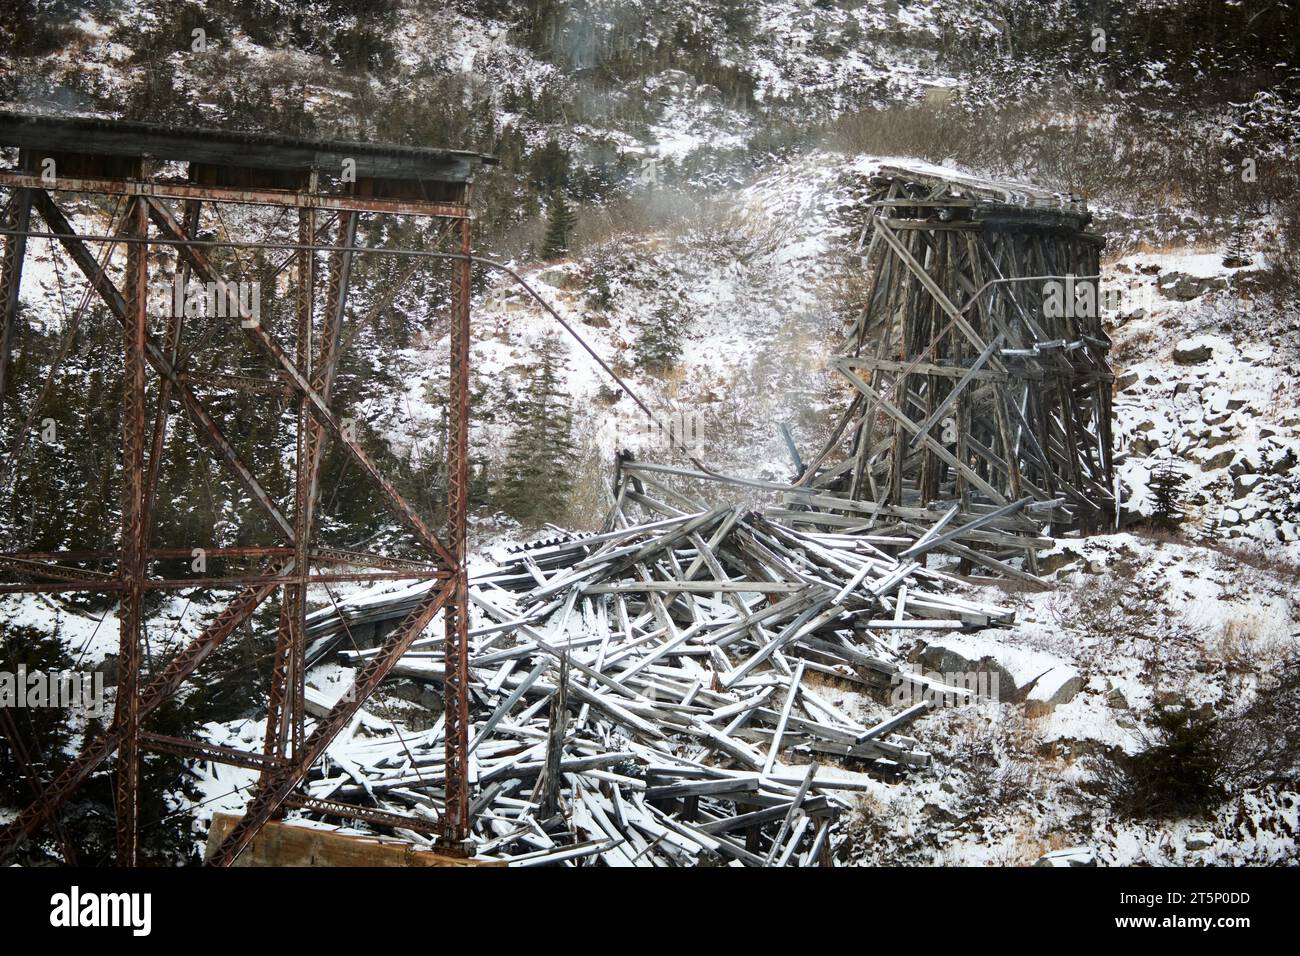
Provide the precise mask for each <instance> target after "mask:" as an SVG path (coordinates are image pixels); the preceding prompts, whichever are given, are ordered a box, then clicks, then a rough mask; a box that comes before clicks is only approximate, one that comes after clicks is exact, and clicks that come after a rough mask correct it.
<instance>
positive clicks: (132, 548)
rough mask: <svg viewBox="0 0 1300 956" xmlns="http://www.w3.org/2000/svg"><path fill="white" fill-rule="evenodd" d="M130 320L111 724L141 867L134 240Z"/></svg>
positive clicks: (123, 859)
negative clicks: (115, 653)
mask: <svg viewBox="0 0 1300 956" xmlns="http://www.w3.org/2000/svg"><path fill="white" fill-rule="evenodd" d="M128 219H129V222H130V224H131V229H130V232H131V234H132V235H133V236H134V237H135V238H146V237H147V236H148V234H149V215H148V210H147V208H146V206H145V202H144V200H143V199H136V200H134V202H133V205H132V207H131V209H130V212H129V213H128ZM126 295H127V319H128V321H127V322H126V324H125V325H124V327H123V331H124V333H125V335H124V337H123V348H122V354H123V373H122V488H121V498H122V500H121V507H122V525H121V540H120V544H119V546H120V548H121V551H122V560H121V561H120V562H118V575H119V577H120V579H121V595H122V597H121V602H120V604H119V605H118V624H119V627H118V633H119V637H118V652H117V661H118V663H117V667H118V677H117V700H116V706H115V710H114V713H113V726H114V727H115V728H116V731H117V734H118V737H119V739H120V744H119V749H118V757H117V781H116V787H115V791H114V810H115V811H116V816H117V862H118V865H119V866H135V865H136V860H137V854H138V852H139V842H140V841H139V833H138V825H139V814H140V795H139V787H140V697H139V680H140V637H141V628H142V626H143V624H144V569H145V557H144V549H145V540H144V536H145V522H146V517H145V489H144V431H145V424H144V413H145V410H144V385H145V377H144V361H145V360H144V348H145V338H146V336H147V334H148V320H149V314H148V304H149V247H148V245H145V244H140V243H132V244H131V245H130V246H128V247H127V262H126Z"/></svg>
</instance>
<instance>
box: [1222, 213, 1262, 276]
mask: <svg viewBox="0 0 1300 956" xmlns="http://www.w3.org/2000/svg"><path fill="white" fill-rule="evenodd" d="M1254 259H1255V256H1254V254H1253V253H1252V252H1251V249H1250V233H1249V232H1248V230H1247V229H1246V225H1245V223H1243V222H1241V221H1238V222H1237V225H1236V226H1235V227H1234V228H1233V230H1232V234H1231V235H1229V236H1228V243H1227V245H1226V246H1225V247H1224V250H1223V266H1224V268H1225V269H1240V268H1241V267H1242V266H1248V265H1250V264H1251V262H1253V261H1254Z"/></svg>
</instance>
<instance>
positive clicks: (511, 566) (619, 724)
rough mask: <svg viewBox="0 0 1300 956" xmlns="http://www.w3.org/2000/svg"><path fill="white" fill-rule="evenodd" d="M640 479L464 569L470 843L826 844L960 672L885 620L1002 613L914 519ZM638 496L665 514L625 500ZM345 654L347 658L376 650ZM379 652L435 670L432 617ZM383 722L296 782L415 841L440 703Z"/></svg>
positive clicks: (318, 646)
mask: <svg viewBox="0 0 1300 956" xmlns="http://www.w3.org/2000/svg"><path fill="white" fill-rule="evenodd" d="M637 487H640V488H641V490H639V491H638V490H633V489H632V488H631V487H629V486H628V485H627V484H625V485H624V487H623V489H622V490H621V493H620V495H619V499H618V500H619V502H620V507H619V508H616V509H615V513H614V515H613V516H612V518H611V521H610V525H612V527H610V529H609V530H607V531H605V532H603V533H600V534H594V535H590V536H587V537H572V538H571V537H567V536H563V537H560V538H558V539H554V540H550V541H546V542H543V543H541V544H538V545H534V546H527V547H523V548H519V549H516V550H515V551H513V552H512V553H511V554H509V556H508V558H507V559H506V560H505V561H503V562H502V563H500V564H499V565H496V566H493V567H491V568H489V569H486V570H481V571H479V572H478V573H476V574H474V575H473V576H472V577H471V579H470V604H471V607H472V608H473V613H472V620H471V629H470V631H469V638H470V647H469V665H470V714H469V724H470V726H469V737H470V776H471V787H472V794H473V796H472V803H471V810H470V819H471V821H472V830H471V832H472V839H473V842H474V844H475V853H476V855H477V856H478V857H479V858H482V859H500V860H504V861H507V862H508V863H509V865H513V866H531V865H539V864H556V863H560V864H566V865H572V864H575V863H578V862H579V861H583V862H585V863H587V864H590V863H602V862H603V863H604V864H606V865H610V866H682V865H702V864H714V865H744V866H764V865H768V866H770V865H792V866H794V865H798V866H803V865H815V864H817V863H818V862H824V861H825V860H826V859H827V857H828V855H829V854H830V853H831V852H832V851H833V841H834V830H833V823H834V820H835V819H836V816H837V814H839V813H841V812H842V811H844V810H846V809H848V808H849V807H851V805H852V800H853V797H854V794H855V792H858V791H863V790H868V789H870V788H871V787H872V786H874V785H877V784H876V781H877V780H879V779H880V778H881V777H882V776H884V777H887V778H894V777H897V776H898V775H900V774H905V773H907V772H908V771H909V770H912V769H916V768H922V767H925V766H927V764H928V763H929V760H930V756H929V754H928V753H927V752H926V751H925V748H924V746H923V744H922V743H921V742H920V741H918V740H917V739H915V738H913V737H910V736H908V735H907V734H906V733H905V731H906V729H907V727H908V725H909V724H910V723H911V722H912V721H913V720H915V719H916V718H917V717H919V716H921V715H922V714H923V713H925V712H926V710H927V709H928V708H929V706H931V704H932V703H933V701H934V700H935V699H936V698H935V695H936V694H951V695H958V696H959V697H962V698H963V699H964V698H965V697H968V696H969V695H970V691H969V690H967V689H963V688H957V687H945V686H942V685H937V684H933V683H931V682H930V681H928V680H927V679H926V678H925V677H924V676H922V675H919V674H916V673H914V672H913V671H912V670H911V669H909V668H908V667H906V666H905V662H903V661H901V660H900V655H899V653H898V649H899V641H898V639H897V637H898V635H900V634H901V633H902V632H904V631H906V630H908V629H914V628H915V629H925V630H943V629H955V630H960V629H969V628H978V627H985V626H989V625H997V624H1002V623H1009V622H1010V621H1011V620H1012V616H1013V615H1012V612H1010V611H1009V610H1007V609H1005V608H1001V607H996V606H989V605H986V604H980V603H976V602H973V601H970V600H967V599H965V598H962V597H959V596H957V595H956V594H955V593H954V590H955V589H954V588H953V587H952V585H953V584H954V583H955V579H953V578H951V577H949V576H948V575H946V574H944V573H941V572H938V571H935V570H930V569H927V568H926V567H925V566H924V563H923V560H924V559H923V557H922V555H923V554H924V552H925V544H926V542H925V541H923V540H922V541H918V540H916V539H915V538H907V537H905V536H899V535H890V536H886V535H872V534H860V533H859V534H851V535H850V534H839V533H830V532H815V531H808V530H798V529H796V528H794V527H791V526H790V525H789V524H787V523H784V522H781V521H778V520H774V519H773V518H771V517H769V516H767V515H766V514H764V513H759V512H745V511H742V510H741V509H740V508H739V507H735V506H724V507H715V508H707V509H702V510H691V511H684V510H682V509H678V508H675V507H673V506H672V505H669V504H667V503H664V502H662V501H659V500H656V499H653V498H650V497H649V496H648V495H647V494H646V493H645V489H644V487H643V486H640V485H637ZM632 500H636V501H638V502H640V503H641V504H642V505H647V506H649V507H650V508H651V509H653V510H654V511H655V512H657V513H658V516H656V517H653V518H652V519H651V520H648V521H642V522H640V523H630V522H629V521H628V519H627V517H626V516H625V515H624V513H623V510H622V505H623V504H624V503H627V502H629V501H632ZM426 591H427V586H423V585H421V586H415V587H411V588H407V589H405V590H403V591H399V592H395V593H389V594H383V595H378V596H370V597H366V598H362V599H358V600H355V601H353V602H350V603H348V604H344V605H341V606H340V607H339V608H337V609H334V608H331V609H329V610H328V611H326V612H319V613H317V614H316V615H313V616H312V617H311V618H310V619H309V622H308V624H309V628H308V637H309V640H310V641H311V642H312V651H311V653H312V655H313V656H314V657H317V658H319V657H320V656H321V655H322V654H325V653H327V652H329V651H330V650H331V649H332V648H347V647H348V646H349V644H350V643H354V642H355V638H356V637H357V636H358V635H360V634H362V633H363V632H364V630H365V629H366V628H378V633H382V630H383V627H384V625H385V622H390V621H391V622H396V621H398V620H400V619H401V618H403V617H404V615H406V614H407V613H408V612H409V611H410V609H411V608H412V607H415V606H416V605H417V604H418V603H419V602H420V601H421V600H424V599H425V597H426V595H425V592H426ZM350 639H353V640H350ZM362 643H364V641H362ZM339 653H340V654H341V656H342V657H343V658H344V659H345V660H348V661H349V662H351V663H353V664H356V665H357V666H361V665H362V664H363V663H364V662H365V661H366V660H367V659H368V658H370V657H371V656H373V654H375V653H376V652H375V651H373V650H366V649H356V650H353V649H342V650H339ZM392 674H393V676H394V677H402V678H406V679H409V680H412V681H416V682H421V683H427V684H431V685H440V684H441V682H442V681H443V679H444V675H445V667H444V659H443V653H442V641H441V639H440V638H438V637H429V638H425V639H422V640H418V641H416V642H415V643H414V644H413V645H412V646H411V648H410V650H408V651H407V653H406V654H405V655H404V656H403V657H402V658H401V659H400V660H399V661H398V663H397V664H396V666H395V667H394V668H393V672H392ZM845 683H847V684H849V685H855V686H856V689H859V690H866V691H873V690H874V691H885V692H886V694H885V695H884V696H885V698H886V699H887V698H888V696H890V695H889V694H888V691H889V689H890V688H891V687H894V688H898V687H900V686H903V685H904V684H907V685H910V686H909V687H908V689H909V691H910V690H914V691H916V693H915V695H914V696H913V697H912V699H913V700H915V701H916V702H915V703H910V704H908V705H907V706H905V707H903V708H901V709H898V708H895V711H894V712H892V713H890V714H889V715H888V716H887V717H885V718H884V719H880V720H876V721H874V722H870V723H868V722H864V721H862V720H859V719H858V718H857V717H855V716H854V714H853V713H851V712H849V709H848V708H846V707H845V706H844V705H843V703H842V702H840V701H837V700H836V699H835V698H836V696H837V691H836V687H837V686H842V685H843V684H845ZM386 729H387V728H386V727H385V725H384V723H383V721H381V720H377V719H374V718H370V717H367V719H365V720H362V719H358V720H356V721H354V722H353V724H352V725H351V726H350V727H349V728H348V730H347V731H345V732H344V733H343V734H342V735H340V737H339V738H338V739H336V741H335V742H334V744H333V745H332V746H331V747H330V749H329V751H328V753H327V759H326V760H325V761H324V762H323V763H320V764H317V766H316V767H315V768H314V770H313V771H312V774H311V775H310V776H309V777H308V780H307V782H306V790H305V799H298V800H295V801H294V803H295V805H297V806H298V807H300V808H302V809H305V810H313V809H314V810H317V811H320V812H322V813H323V814H325V815H326V816H328V815H329V814H328V809H329V801H332V800H337V801H343V802H345V803H347V804H349V805H353V806H355V805H356V804H357V803H359V802H362V803H369V804H373V805H374V806H375V807H376V808H377V809H378V810H379V811H380V812H382V813H383V814H391V815H393V817H392V818H391V820H390V818H389V817H387V816H385V817H381V818H378V819H380V821H381V822H383V821H389V822H391V821H392V820H395V821H398V823H397V825H393V827H392V828H393V829H395V830H396V831H397V832H399V833H400V834H401V835H402V836H403V837H404V838H407V839H413V840H416V841H419V842H426V843H430V842H432V841H431V838H430V837H429V836H428V835H427V834H428V833H431V832H432V831H433V830H434V829H435V823H436V821H437V820H438V819H439V817H440V814H441V812H442V797H443V793H442V789H441V788H442V786H443V783H444V741H443V736H442V730H443V720H442V719H441V718H440V719H439V720H438V721H437V722H436V723H435V724H434V725H433V726H432V727H430V728H428V729H427V730H425V731H422V732H418V733H411V732H404V733H393V732H391V731H390V732H385V731H386ZM402 821H405V822H404V823H403V822H402Z"/></svg>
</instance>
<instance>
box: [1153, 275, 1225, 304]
mask: <svg viewBox="0 0 1300 956" xmlns="http://www.w3.org/2000/svg"><path fill="white" fill-rule="evenodd" d="M1158 284H1159V288H1160V294H1161V295H1163V296H1165V297H1166V298H1168V299H1174V300H1176V301H1178V302H1190V301H1191V300H1192V299H1195V298H1196V297H1197V296H1200V295H1204V294H1205V293H1206V292H1209V291H1210V290H1211V289H1226V288H1227V287H1228V282H1227V280H1226V279H1224V278H1223V277H1222V276H1189V275H1187V274H1186V273H1183V272H1166V273H1165V274H1164V275H1162V276H1161V277H1160V279H1159V283H1158Z"/></svg>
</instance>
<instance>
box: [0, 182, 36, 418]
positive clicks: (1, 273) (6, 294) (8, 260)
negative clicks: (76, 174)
mask: <svg viewBox="0 0 1300 956" xmlns="http://www.w3.org/2000/svg"><path fill="white" fill-rule="evenodd" d="M31 211H32V191H31V190H30V189H15V190H14V192H13V196H12V197H10V200H9V205H8V207H7V208H6V210H5V216H4V220H3V221H4V225H5V228H6V229H13V230H15V231H17V232H19V233H23V232H26V231H27V228H28V226H29V225H30V224H31ZM26 254H27V237H26V236H23V235H16V236H6V237H5V247H4V258H3V259H2V260H0V308H2V309H4V313H3V315H0V322H3V323H4V324H3V326H0V422H3V421H4V408H5V388H6V387H7V386H8V384H9V350H10V348H11V347H12V342H13V328H14V322H15V320H16V316H17V314H18V287H19V286H21V285H22V282H23V257H24V256H25V255H26Z"/></svg>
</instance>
